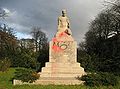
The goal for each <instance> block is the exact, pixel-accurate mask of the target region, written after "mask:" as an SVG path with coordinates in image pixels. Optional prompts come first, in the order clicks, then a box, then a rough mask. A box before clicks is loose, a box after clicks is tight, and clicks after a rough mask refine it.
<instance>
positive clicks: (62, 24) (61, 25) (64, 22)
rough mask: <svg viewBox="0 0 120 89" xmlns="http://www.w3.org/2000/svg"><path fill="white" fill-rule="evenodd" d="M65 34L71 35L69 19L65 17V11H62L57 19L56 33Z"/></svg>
mask: <svg viewBox="0 0 120 89" xmlns="http://www.w3.org/2000/svg"><path fill="white" fill-rule="evenodd" d="M61 32H65V33H67V34H68V35H72V32H71V30H70V22H69V18H68V17H67V12H66V10H62V15H61V16H59V17H58V33H57V34H60V33H61Z"/></svg>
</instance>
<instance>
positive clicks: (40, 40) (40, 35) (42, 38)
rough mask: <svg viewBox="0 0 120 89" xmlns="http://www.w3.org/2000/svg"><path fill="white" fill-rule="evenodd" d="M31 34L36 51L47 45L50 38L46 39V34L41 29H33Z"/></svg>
mask: <svg viewBox="0 0 120 89" xmlns="http://www.w3.org/2000/svg"><path fill="white" fill-rule="evenodd" d="M31 33H32V36H33V39H34V40H35V47H36V51H40V50H41V49H43V48H44V46H45V45H46V44H47V40H48V38H47V37H46V34H45V33H44V32H43V31H41V28H40V27H33V28H32V32H31Z"/></svg>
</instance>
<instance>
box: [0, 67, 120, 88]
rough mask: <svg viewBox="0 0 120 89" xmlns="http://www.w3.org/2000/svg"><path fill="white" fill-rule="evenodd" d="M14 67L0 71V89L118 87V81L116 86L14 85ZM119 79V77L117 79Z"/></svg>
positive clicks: (119, 85) (119, 86)
mask: <svg viewBox="0 0 120 89" xmlns="http://www.w3.org/2000/svg"><path fill="white" fill-rule="evenodd" d="M14 72H15V68H9V69H8V71H6V72H0V89H120V82H119V84H118V85H116V86H100V87H89V86H85V85H19V86H18V85H16V86H13V84H12V78H13V76H14ZM119 80H120V79H119Z"/></svg>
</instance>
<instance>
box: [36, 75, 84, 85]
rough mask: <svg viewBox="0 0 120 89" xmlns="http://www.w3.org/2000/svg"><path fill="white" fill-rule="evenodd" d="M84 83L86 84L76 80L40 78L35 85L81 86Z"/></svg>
mask: <svg viewBox="0 0 120 89" xmlns="http://www.w3.org/2000/svg"><path fill="white" fill-rule="evenodd" d="M83 83H84V82H83V81H80V80H78V79H75V78H49V77H44V78H40V79H38V80H37V81H35V82H34V84H41V85H49V84H54V85H79V84H83Z"/></svg>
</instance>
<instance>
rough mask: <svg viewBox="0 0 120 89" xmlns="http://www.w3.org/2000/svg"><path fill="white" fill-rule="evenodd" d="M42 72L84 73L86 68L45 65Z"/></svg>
mask: <svg viewBox="0 0 120 89" xmlns="http://www.w3.org/2000/svg"><path fill="white" fill-rule="evenodd" d="M42 72H48V73H58V72H62V73H83V72H84V69H83V68H82V67H74V68H71V67H59V68H58V67H43V68H42Z"/></svg>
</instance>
